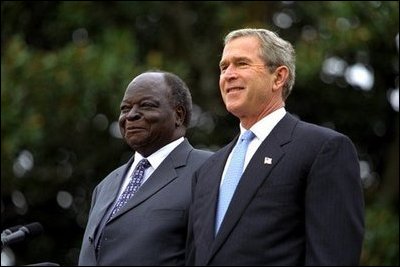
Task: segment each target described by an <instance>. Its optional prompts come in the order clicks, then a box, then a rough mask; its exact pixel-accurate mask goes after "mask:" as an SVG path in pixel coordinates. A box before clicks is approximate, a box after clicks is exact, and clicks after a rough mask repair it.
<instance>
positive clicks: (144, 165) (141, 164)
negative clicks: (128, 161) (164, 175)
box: [136, 159, 151, 169]
mask: <svg viewBox="0 0 400 267" xmlns="http://www.w3.org/2000/svg"><path fill="white" fill-rule="evenodd" d="M150 166H151V164H150V162H149V161H148V160H147V159H142V160H141V161H139V163H138V165H137V166H136V169H139V168H140V169H141V168H143V169H147V168H148V167H150Z"/></svg>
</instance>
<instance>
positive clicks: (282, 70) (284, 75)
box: [272, 66, 289, 91]
mask: <svg viewBox="0 0 400 267" xmlns="http://www.w3.org/2000/svg"><path fill="white" fill-rule="evenodd" d="M274 75H275V79H274V83H273V86H272V90H273V91H276V90H279V89H282V88H283V85H284V84H285V83H286V81H287V79H288V77H289V69H288V67H286V66H279V67H277V68H276V70H275V72H274Z"/></svg>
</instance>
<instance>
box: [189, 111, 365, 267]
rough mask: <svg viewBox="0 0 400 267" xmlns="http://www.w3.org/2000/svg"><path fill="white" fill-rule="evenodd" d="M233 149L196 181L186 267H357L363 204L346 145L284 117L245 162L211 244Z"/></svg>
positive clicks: (338, 138) (325, 132)
mask: <svg viewBox="0 0 400 267" xmlns="http://www.w3.org/2000/svg"><path fill="white" fill-rule="evenodd" d="M235 143H236V139H235V140H233V141H232V142H231V143H230V144H229V145H227V146H226V147H224V148H222V149H221V150H220V151H218V152H216V153H215V154H214V155H213V156H211V157H210V158H209V159H208V160H207V161H206V163H205V164H204V165H202V167H201V168H200V169H199V170H198V171H197V172H196V173H195V175H194V180H193V193H192V203H191V208H190V213H189V214H190V216H189V238H188V246H187V253H188V254H187V264H188V265H200V266H204V265H242V266H255V265H272V266H278V265H287V266H294V265H357V264H358V263H359V257H360V253H361V247H362V241H363V233H364V210H363V207H364V206H363V205H364V203H363V195H362V187H361V179H360V173H359V163H358V158H357V154H356V150H355V148H354V146H353V144H352V143H351V141H350V140H349V139H348V138H347V137H345V136H344V135H342V134H339V133H337V132H335V131H332V130H330V129H327V128H322V127H319V126H316V125H312V124H309V123H305V122H302V121H299V120H298V119H296V118H294V117H293V116H292V115H290V114H286V115H285V117H284V118H283V119H282V120H281V121H280V122H279V123H278V124H277V125H276V126H275V128H274V129H273V130H272V132H271V133H270V134H269V135H268V137H267V138H266V139H265V140H264V142H263V143H262V144H261V146H260V147H259V148H258V150H257V151H256V153H255V154H254V156H253V157H252V159H251V160H250V162H249V164H248V166H247V168H246V169H245V172H244V173H243V176H242V178H241V180H240V182H239V184H238V187H237V188H236V192H235V194H234V195H233V198H232V200H231V203H230V206H229V208H228V210H227V212H226V214H225V220H224V221H223V223H222V225H221V227H220V229H219V232H218V234H217V236H215V237H214V225H215V207H216V203H217V199H218V189H219V186H220V179H221V175H222V172H223V169H224V165H225V162H226V159H227V158H228V156H229V153H230V152H231V150H232V148H233V146H234V144H235ZM268 158H269V159H268Z"/></svg>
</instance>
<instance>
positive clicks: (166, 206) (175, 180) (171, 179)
mask: <svg viewBox="0 0 400 267" xmlns="http://www.w3.org/2000/svg"><path fill="white" fill-rule="evenodd" d="M211 154H212V153H211V152H206V151H200V150H196V149H193V147H192V146H191V145H190V144H189V142H188V141H187V140H186V139H185V141H184V142H182V143H181V144H180V145H179V146H178V147H176V148H175V149H174V150H173V151H172V152H171V153H170V154H169V155H168V156H167V157H166V158H165V160H164V161H163V162H162V163H161V165H160V166H158V168H157V169H156V170H155V171H154V172H153V174H152V175H151V176H150V177H149V179H148V180H147V181H146V182H145V183H144V184H143V185H142V186H141V187H140V189H139V191H137V192H136V194H135V196H134V197H133V198H131V199H130V200H129V201H128V203H127V204H126V205H125V206H124V207H123V208H122V209H121V210H120V211H119V212H118V213H117V214H116V215H114V217H113V218H112V219H111V220H110V221H108V222H107V223H105V226H104V229H102V222H103V223H104V222H105V221H106V220H104V219H105V218H108V216H109V210H110V209H111V207H112V205H113V203H114V201H115V199H116V197H117V195H118V191H119V188H120V186H121V184H122V182H123V178H124V177H125V174H126V172H127V171H128V169H129V166H130V165H131V163H132V161H133V158H132V159H131V160H130V161H129V162H128V163H127V164H125V165H123V166H121V167H119V168H118V169H116V170H114V171H113V172H112V173H111V174H109V175H108V176H107V177H106V178H105V179H104V180H103V181H102V182H101V183H100V184H99V185H98V186H97V187H96V188H95V190H94V192H93V197H92V205H91V209H90V213H89V219H88V223H87V227H86V231H85V234H84V237H83V243H82V249H81V252H80V256H79V265H92V266H93V265H108V266H112V265H114V266H115V265H125V266H129V265H142V266H143V265H183V264H184V257H185V241H186V234H187V220H188V208H189V205H190V197H191V177H192V175H193V172H194V171H195V170H196V169H197V168H198V167H199V166H200V165H201V164H202V163H203V162H204V161H205V160H206V159H207V158H208V157H209V156H210V155H211ZM101 232H102V235H100V233H101ZM99 236H101V243H100V244H101V246H100V250H99V251H98V256H97V258H96V254H95V243H96V241H97V240H98V238H99Z"/></svg>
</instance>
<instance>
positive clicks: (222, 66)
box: [219, 65, 227, 72]
mask: <svg viewBox="0 0 400 267" xmlns="http://www.w3.org/2000/svg"><path fill="white" fill-rule="evenodd" d="M226 68H227V66H226V65H221V66H219V70H220V71H221V72H224V71H225V70H226Z"/></svg>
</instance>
